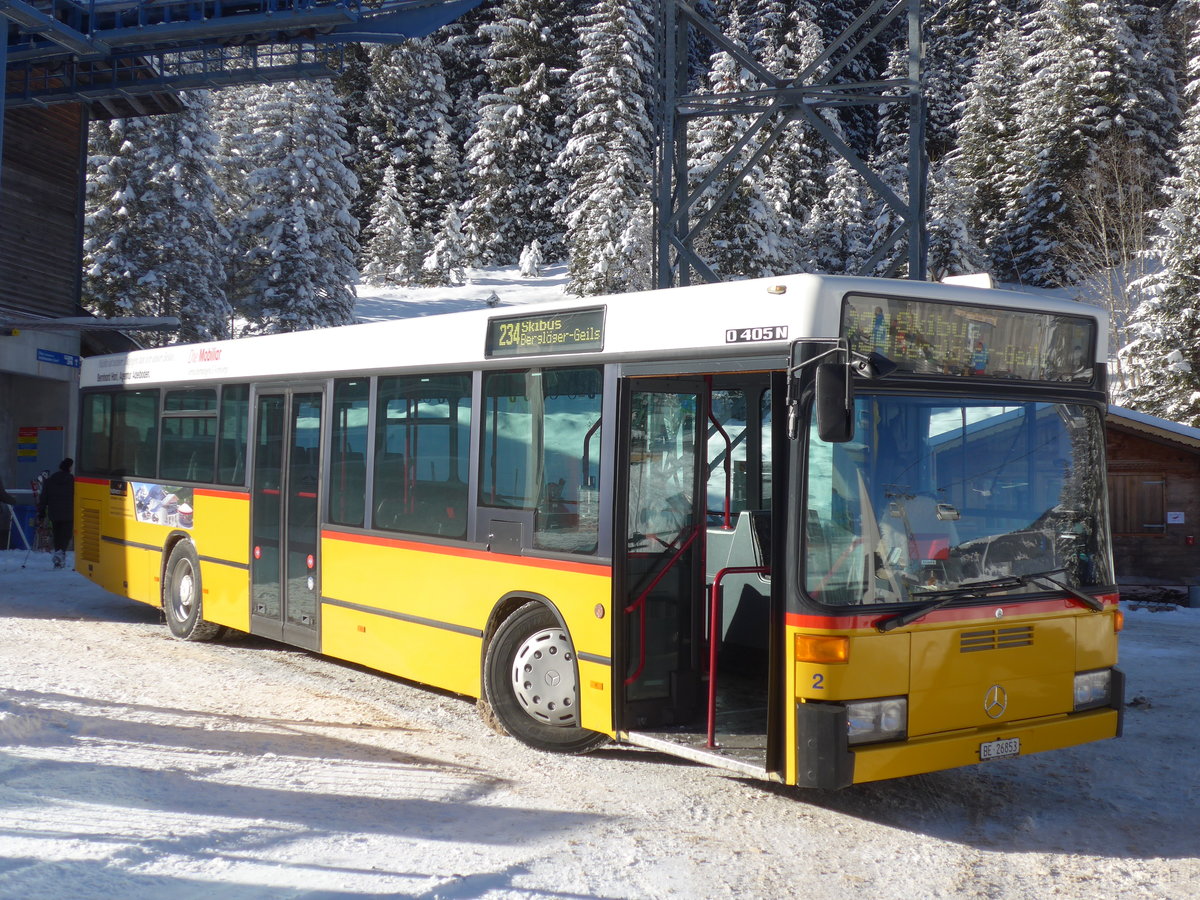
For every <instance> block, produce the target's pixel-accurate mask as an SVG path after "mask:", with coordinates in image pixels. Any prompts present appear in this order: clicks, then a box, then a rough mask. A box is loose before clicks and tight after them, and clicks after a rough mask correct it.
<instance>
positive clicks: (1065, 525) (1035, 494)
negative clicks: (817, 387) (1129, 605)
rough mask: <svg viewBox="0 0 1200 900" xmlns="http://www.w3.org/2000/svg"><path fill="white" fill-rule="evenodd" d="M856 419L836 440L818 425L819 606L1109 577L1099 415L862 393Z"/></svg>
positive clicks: (808, 530)
mask: <svg viewBox="0 0 1200 900" xmlns="http://www.w3.org/2000/svg"><path fill="white" fill-rule="evenodd" d="M855 417H856V419H855V437H854V440H853V441H851V442H849V443H845V444H828V443H825V442H824V441H822V440H820V438H819V437H818V436H817V430H816V425H815V423H814V424H813V425H812V427H811V430H810V434H809V438H808V481H807V491H806V507H805V510H804V514H805V517H806V518H805V522H806V527H805V529H804V534H803V536H802V540H803V541H804V558H805V562H806V568H805V573H804V580H805V587H806V590H807V593H808V595H809V596H810V597H812V598H813V599H814V600H816V601H817V602H819V603H822V604H827V605H831V606H849V605H855V606H858V605H862V604H885V603H907V602H918V601H920V600H921V599H922V598H923V597H927V596H931V595H934V594H938V595H941V596H945V592H947V591H956V590H957V589H963V595H964V597H969V596H971V594H972V591H971V586H972V585H977V586H978V587H979V588H980V589H981V590H980V593H983V588H984V586H985V585H987V587H986V593H987V596H988V597H989V598H994V597H995V596H997V595H998V594H999V595H1003V594H1004V593H1012V594H1022V593H1030V592H1031V591H1034V592H1036V591H1038V590H1042V589H1045V588H1044V587H1043V586H1041V585H1039V584H1038V583H1037V582H1036V581H1033V582H1032V583H1031V582H1029V581H1028V580H1027V581H1026V582H1024V583H1022V582H1021V580H1020V576H1029V575H1044V576H1048V577H1050V578H1052V579H1054V580H1055V581H1057V582H1059V583H1062V584H1068V585H1070V586H1072V587H1075V588H1080V589H1083V590H1088V589H1091V588H1094V587H1097V586H1101V585H1107V584H1110V583H1111V581H1112V573H1111V572H1110V571H1109V568H1108V561H1107V560H1108V555H1107V547H1108V535H1107V531H1106V528H1107V525H1106V523H1107V517H1106V515H1105V511H1104V496H1105V494H1104V489H1103V486H1104V468H1103V462H1102V460H1103V454H1102V450H1103V442H1104V429H1103V425H1102V422H1101V419H1100V415H1099V414H1098V412H1097V410H1095V409H1093V408H1091V407H1085V406H1081V405H1079V404H1071V403H1046V402H1005V401H998V400H994V399H988V400H982V399H966V400H964V399H961V398H952V397H929V396H920V397H917V396H865V395H862V396H859V397H858V398H857V399H856V400H855ZM1013 576H1016V577H1013ZM989 583H990V584H989ZM1005 585H1007V586H1005Z"/></svg>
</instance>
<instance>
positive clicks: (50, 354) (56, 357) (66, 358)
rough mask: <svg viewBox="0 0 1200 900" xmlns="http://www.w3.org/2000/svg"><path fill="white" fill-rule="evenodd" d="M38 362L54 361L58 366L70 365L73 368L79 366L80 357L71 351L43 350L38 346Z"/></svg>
mask: <svg viewBox="0 0 1200 900" xmlns="http://www.w3.org/2000/svg"><path fill="white" fill-rule="evenodd" d="M37 359H38V362H44V363H54V365H56V366H70V367H71V368H73V369H78V368H79V363H80V359H79V357H78V356H75V355H74V354H71V353H59V352H58V351H57V350H43V349H42V348H41V347H38V352H37Z"/></svg>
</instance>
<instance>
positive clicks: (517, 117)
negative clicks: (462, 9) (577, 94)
mask: <svg viewBox="0 0 1200 900" xmlns="http://www.w3.org/2000/svg"><path fill="white" fill-rule="evenodd" d="M574 10H575V4H574V3H571V2H569V0H501V2H498V3H497V4H496V5H495V8H494V12H493V16H492V19H491V20H490V21H489V22H488V24H487V25H485V26H484V27H483V28H481V32H482V33H483V34H484V36H485V37H486V38H487V39H488V46H487V49H486V54H485V58H484V67H485V70H486V72H487V76H488V91H487V93H485V94H484V95H483V96H482V97H480V100H479V116H478V121H477V122H476V124H475V130H474V132H473V133H472V134H471V136H470V138H468V140H467V144H466V153H467V166H468V181H469V187H468V196H467V204H466V215H465V219H466V221H465V228H466V230H467V233H468V237H469V238H470V241H471V246H472V247H474V248H476V250H477V252H478V253H479V256H480V258H479V260H478V262H481V263H485V264H512V263H515V262H516V260H517V256H518V254H519V253H520V252H521V248H522V247H524V246H525V245H526V244H528V243H529V242H530V241H531V240H534V239H535V238H536V239H538V240H540V241H542V243H543V245H544V246H546V247H547V250H548V252H553V251H554V249H555V248H557V246H558V245H559V242H560V241H561V237H562V226H561V224H560V222H559V220H558V218H557V217H556V215H555V210H556V209H557V208H558V204H559V202H560V201H561V200H562V198H563V196H564V195H565V193H566V185H565V181H564V177H563V175H562V174H561V172H560V170H558V168H557V167H556V165H555V162H556V161H557V159H558V157H559V155H560V154H561V152H562V148H563V144H564V141H565V137H564V136H565V134H566V131H567V128H566V125H565V122H564V114H565V113H566V111H567V108H568V105H569V92H568V87H569V85H568V82H567V79H568V76H569V75H570V73H571V72H572V71H574V70H575V69H576V68H577V56H576V52H575V46H576V45H575V42H574V29H573V27H572V15H571V14H572V13H573V12H574Z"/></svg>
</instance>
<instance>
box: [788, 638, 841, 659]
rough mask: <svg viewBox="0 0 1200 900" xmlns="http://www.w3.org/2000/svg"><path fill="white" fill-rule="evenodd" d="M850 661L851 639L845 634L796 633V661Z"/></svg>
mask: <svg viewBox="0 0 1200 900" xmlns="http://www.w3.org/2000/svg"><path fill="white" fill-rule="evenodd" d="M849 661H850V639H849V638H848V637H846V636H844V635H830V634H798V635H796V662H807V663H844V662H849Z"/></svg>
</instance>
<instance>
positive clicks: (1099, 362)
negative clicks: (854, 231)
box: [76, 275, 1124, 788]
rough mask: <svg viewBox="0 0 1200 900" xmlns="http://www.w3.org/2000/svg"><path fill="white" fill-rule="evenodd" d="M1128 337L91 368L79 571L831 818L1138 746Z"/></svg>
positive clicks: (500, 319) (530, 737)
mask: <svg viewBox="0 0 1200 900" xmlns="http://www.w3.org/2000/svg"><path fill="white" fill-rule="evenodd" d="M1105 335H1106V323H1105V321H1104V317H1103V313H1102V312H1100V311H1098V310H1096V309H1093V308H1091V307H1087V306H1082V305H1079V304H1075V303H1066V302H1060V301H1055V300H1044V299H1039V298H1036V297H1033V296H1031V295H1026V294H1020V293H1014V292H1006V291H998V290H990V289H984V288H975V287H967V286H962V285H949V284H932V283H921V282H913V281H899V280H886V279H865V278H850V277H824V276H814V275H795V276H787V277H780V278H772V279H762V280H747V281H740V282H733V283H725V284H716V285H705V286H696V287H686V288H679V289H672V290H665V291H654V292H647V293H641V294H631V295H624V296H614V297H603V298H590V299H582V300H569V301H564V302H561V303H554V304H548V305H537V306H517V307H507V308H505V307H500V308H496V309H483V310H479V311H477V312H465V313H456V314H450V315H441V316H430V317H425V318H414V319H406V320H398V321H392V322H382V323H375V324H365V325H355V326H349V327H345V328H335V329H327V330H321V331H311V332H304V333H296V334H283V335H273V336H265V337H258V338H251V339H245V340H239V341H226V342H215V343H208V344H192V345H180V346H173V347H166V348H161V349H154V350H144V351H137V352H132V353H127V354H120V355H113V356H102V357H95V358H91V359H87V360H85V361H84V363H83V369H82V376H81V379H82V396H81V426H80V447H79V452H78V471H79V478H78V481H77V498H78V499H77V519H76V522H77V525H76V528H77V534H76V568H77V569H78V570H79V571H80V572H81V573H83V574H84V575H85V576H87V577H88V578H90V579H92V580H94V581H95V582H96V583H98V584H100V585H102V586H103V587H105V588H106V589H108V590H110V591H112V592H114V593H118V594H122V595H124V596H127V597H129V598H132V599H134V600H137V601H141V602H143V603H149V604H152V605H154V606H158V607H161V608H162V611H163V615H164V617H165V619H166V623H167V626H168V627H169V628H170V631H171V633H172V634H173V635H175V636H176V637H178V638H181V639H183V640H194V641H195V640H211V639H217V638H220V637H221V636H222V635H224V634H227V633H229V632H230V631H237V632H248V633H250V634H255V635H261V636H264V637H267V638H272V639H275V640H279V641H283V642H286V643H289V644H293V645H296V646H299V647H303V648H307V649H310V650H313V651H317V652H319V653H322V654H327V655H329V656H331V657H337V658H340V659H344V660H349V661H352V662H354V663H358V664H361V665H364V666H368V667H371V668H374V669H378V670H380V671H383V672H387V673H391V674H393V675H397V676H401V677H403V678H406V679H411V680H413V681H416V682H420V683H422V684H426V685H431V686H435V687H437V688H441V689H444V690H449V691H454V692H457V693H459V694H463V695H467V696H470V697H477V698H480V699H481V701H482V702H481V706H482V707H483V708H484V710H485V714H486V713H490V715H488V718H489V720H492V721H494V722H498V723H499V725H500V726H502V727H503V729H505V730H507V732H508V733H510V734H511V735H513V736H514V737H516V738H517V739H519V740H521V741H524V742H525V743H527V744H529V745H531V746H533V747H537V748H540V749H543V750H549V751H559V752H571V753H575V752H582V751H585V750H588V749H590V748H592V747H594V746H595V745H596V744H598V743H599V742H602V741H605V740H615V741H617V742H620V743H626V744H632V745H638V746H641V747H648V748H653V749H655V750H659V751H662V752H664V753H669V754H675V755H678V756H681V757H685V758H688V759H691V760H694V761H698V762H703V763H707V764H711V765H715V766H722V767H725V768H728V769H732V770H735V771H737V772H740V773H742V774H746V775H751V776H755V777H759V778H764V779H769V780H773V781H778V782H783V783H786V784H793V785H802V786H811V787H818V788H838V787H844V786H848V785H851V784H855V783H860V782H868V781H874V780H879V779H886V778H893V777H898V776H904V775H910V774H914V773H921V772H930V771H934V770H939V769H947V768H951V767H957V766H965V765H970V764H978V763H986V762H988V761H990V760H996V759H1003V758H1008V757H1016V756H1024V755H1026V754H1030V753H1035V752H1039V751H1042V750H1050V749H1054V748H1062V747H1067V746H1072V745H1078V744H1081V743H1084V742H1088V741H1094V740H1098V739H1101V738H1111V737H1114V736H1117V735H1119V734H1120V731H1121V722H1122V715H1121V710H1122V703H1123V694H1124V681H1123V677H1122V674H1121V672H1120V670H1119V669H1117V668H1116V662H1117V634H1118V632H1119V631H1120V629H1121V623H1122V615H1121V613H1120V611H1119V609H1118V596H1117V589H1116V586H1115V583H1114V576H1113V565H1112V557H1111V548H1110V540H1109V534H1108V525H1107V521H1108V519H1107V512H1106V503H1107V500H1106V494H1105V477H1104V473H1105V449H1104V444H1105V440H1104V411H1105V380H1106V367H1105V359H1106V346H1105ZM214 687H216V685H214Z"/></svg>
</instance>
